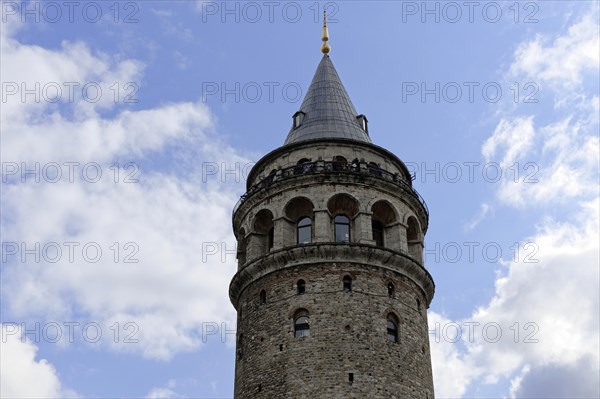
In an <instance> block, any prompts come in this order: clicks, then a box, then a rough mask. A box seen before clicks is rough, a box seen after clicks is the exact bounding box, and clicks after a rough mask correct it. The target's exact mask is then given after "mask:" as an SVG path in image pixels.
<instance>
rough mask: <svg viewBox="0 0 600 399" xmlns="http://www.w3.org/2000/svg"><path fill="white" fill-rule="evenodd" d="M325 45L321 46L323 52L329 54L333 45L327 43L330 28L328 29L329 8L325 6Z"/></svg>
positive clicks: (323, 38) (323, 37) (323, 39)
mask: <svg viewBox="0 0 600 399" xmlns="http://www.w3.org/2000/svg"><path fill="white" fill-rule="evenodd" d="M321 40H322V41H323V45H322V46H321V52H322V53H323V54H325V55H327V54H329V51H331V47H330V46H329V44H328V43H327V41H328V40H329V29H327V9H326V8H323V36H322V38H321Z"/></svg>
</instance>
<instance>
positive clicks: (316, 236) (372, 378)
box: [229, 26, 434, 399]
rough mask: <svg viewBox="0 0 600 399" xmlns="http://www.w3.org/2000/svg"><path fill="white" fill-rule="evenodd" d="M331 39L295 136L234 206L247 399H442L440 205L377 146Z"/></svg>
mask: <svg viewBox="0 0 600 399" xmlns="http://www.w3.org/2000/svg"><path fill="white" fill-rule="evenodd" d="M323 31H324V32H323V41H324V42H325V43H324V45H323V47H322V51H323V53H324V55H323V59H322V60H321V62H320V63H319V66H318V67H317V71H316V73H315V75H314V78H313V80H312V82H311V84H310V87H309V89H308V91H307V93H306V97H305V98H304V101H303V102H302V105H301V107H300V110H299V111H298V112H296V113H295V114H294V115H293V124H292V128H291V130H290V132H289V134H288V136H287V139H286V140H285V143H284V145H283V146H282V147H279V148H277V149H275V150H273V151H271V152H270V153H268V154H267V155H265V156H264V157H263V158H262V159H261V160H259V161H258V162H257V163H256V165H255V166H254V167H253V169H252V170H251V172H250V173H249V175H248V181H247V192H246V193H245V194H244V195H243V196H242V198H241V199H240V201H239V202H238V204H237V205H236V207H235V209H234V211H233V229H234V232H235V235H236V238H237V243H238V272H237V273H236V275H235V276H234V277H233V279H232V281H231V285H230V288H229V296H230V298H231V302H232V303H233V305H234V307H235V308H236V310H237V314H238V319H237V346H236V367H235V398H237V399H243V398H311V399H312V398H386V399H387V398H403V399H406V398H415V399H430V398H433V397H434V394H433V379H432V372H431V355H430V351H429V337H428V327H427V307H428V306H429V303H430V302H431V300H432V298H433V294H434V283H433V279H432V278H431V275H430V274H429V273H428V272H427V270H426V269H425V267H424V264H423V237H424V235H425V232H426V230H427V225H428V217H429V215H428V210H427V207H426V205H425V202H424V201H423V199H422V198H421V197H420V196H419V194H418V193H417V192H416V191H415V190H414V189H413V188H412V180H411V176H410V174H409V172H408V169H407V168H406V166H405V165H404V163H403V162H402V161H401V160H400V159H399V158H398V157H396V156H395V155H394V154H392V153H391V152H389V151H387V150H386V149H384V148H382V147H379V146H377V145H374V144H372V142H371V138H370V135H369V128H368V121H367V118H366V117H365V116H364V115H358V114H357V112H356V110H355V108H354V106H353V105H352V102H351V101H350V98H349V96H348V93H347V92H346V90H345V89H344V86H343V85H342V83H341V81H340V78H339V76H338V74H337V72H336V70H335V68H334V66H333V64H332V62H331V59H330V57H329V55H328V53H329V46H328V45H327V39H328V37H327V36H328V35H327V28H326V26H324V29H323Z"/></svg>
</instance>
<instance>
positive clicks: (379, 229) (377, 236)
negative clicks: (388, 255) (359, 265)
mask: <svg viewBox="0 0 600 399" xmlns="http://www.w3.org/2000/svg"><path fill="white" fill-rule="evenodd" d="M371 229H372V230H373V240H374V241H375V245H377V246H378V247H383V244H384V242H383V231H384V228H383V223H381V222H380V221H378V220H373V221H372V222H371Z"/></svg>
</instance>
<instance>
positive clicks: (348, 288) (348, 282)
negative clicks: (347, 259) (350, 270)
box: [342, 275, 352, 292]
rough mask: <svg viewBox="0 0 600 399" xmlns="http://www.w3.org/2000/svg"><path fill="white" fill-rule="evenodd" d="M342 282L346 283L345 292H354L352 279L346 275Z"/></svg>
mask: <svg viewBox="0 0 600 399" xmlns="http://www.w3.org/2000/svg"><path fill="white" fill-rule="evenodd" d="M342 281H343V283H344V292H350V291H352V277H350V276H348V275H346V276H344V279H343V280H342Z"/></svg>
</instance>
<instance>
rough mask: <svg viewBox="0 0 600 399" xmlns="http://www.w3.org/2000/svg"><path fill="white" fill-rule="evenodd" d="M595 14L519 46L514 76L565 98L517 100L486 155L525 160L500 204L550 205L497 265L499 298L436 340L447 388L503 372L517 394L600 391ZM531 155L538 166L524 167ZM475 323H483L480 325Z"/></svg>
mask: <svg viewBox="0 0 600 399" xmlns="http://www.w3.org/2000/svg"><path fill="white" fill-rule="evenodd" d="M593 9H594V10H595V11H594V13H597V11H596V8H595V7H594V8H593ZM596 20H597V18H596ZM594 21H595V20H594V18H592V17H590V16H585V17H583V18H582V19H581V20H580V21H578V22H576V23H574V24H573V26H571V27H570V28H569V29H568V31H567V32H566V33H565V34H564V35H563V36H559V37H556V38H555V39H554V41H553V44H552V45H550V46H546V47H545V43H548V42H549V39H548V38H546V37H543V36H537V37H536V39H535V40H534V41H531V42H527V43H524V44H523V45H521V46H520V47H519V49H518V50H517V52H516V54H515V62H514V63H513V65H512V67H511V69H510V72H509V76H510V78H511V79H513V78H516V79H517V80H520V81H524V79H526V78H529V77H531V76H534V77H535V76H537V77H539V79H540V80H542V81H543V82H544V83H545V84H546V86H545V87H551V88H552V89H553V90H554V91H555V93H554V95H555V96H556V101H555V104H559V105H560V106H559V107H558V108H556V107H555V110H554V112H553V113H552V114H550V115H547V114H536V115H535V116H534V115H530V116H523V115H522V114H518V113H517V112H516V111H518V109H516V110H513V112H509V113H505V114H502V115H500V121H499V122H498V124H497V126H496V128H495V130H494V132H493V133H492V134H491V136H490V137H489V138H488V139H487V140H486V141H485V143H484V144H483V146H482V155H483V157H484V158H485V159H486V161H488V162H498V163H499V164H500V165H501V166H503V167H504V168H505V169H506V168H510V167H511V166H513V165H514V164H515V163H518V164H519V165H520V166H519V167H520V176H519V179H518V182H516V183H515V182H514V181H513V179H514V175H509V176H506V177H505V178H504V180H502V182H501V183H500V184H498V185H497V186H496V194H497V199H498V201H499V203H500V204H505V205H509V206H518V207H521V208H523V209H526V210H527V209H536V208H537V209H541V210H542V211H547V212H545V214H542V215H543V216H542V217H541V218H540V219H538V220H534V221H532V224H533V225H534V226H535V233H534V234H533V235H532V236H531V237H526V238H524V239H523V240H522V242H525V243H529V244H530V245H528V246H526V247H521V250H520V252H519V254H518V255H519V256H518V261H516V260H513V261H512V262H510V263H507V264H506V265H505V266H506V267H505V268H503V269H502V270H500V271H499V272H498V278H497V279H496V284H495V294H494V296H493V298H491V299H490V301H489V302H488V303H487V304H485V305H483V306H481V307H479V308H477V309H475V310H474V311H473V313H472V315H471V316H470V317H468V318H466V319H464V320H457V321H456V322H457V323H458V324H459V325H461V326H462V340H461V341H460V342H459V343H457V344H452V343H450V342H447V341H444V339H442V340H441V342H439V343H438V342H436V341H435V340H432V358H433V361H434V381H435V385H436V396H438V397H461V396H464V395H469V394H470V395H474V394H475V393H476V392H479V391H480V389H481V388H485V386H486V385H489V384H500V383H504V384H506V391H507V392H506V395H507V396H510V397H518V398H534V397H535V398H539V397H549V396H552V397H560V398H583V397H586V398H587V397H598V396H599V395H600V392H599V382H600V381H599V374H600V365H599V358H598V353H599V351H600V346H599V345H600V344H599V343H598V336H599V335H600V331H599V325H598V314H599V313H600V298H599V287H598V281H599V278H600V275H599V267H598V265H599V259H598V254H599V252H600V196H599V192H598V163H599V154H598V147H599V140H598V137H597V132H598V98H597V95H594V94H592V95H590V92H593V90H594V87H597V86H595V85H596V84H597V76H591V79H590V78H589V77H590V75H589V74H586V72H588V71H595V72H596V73H597V70H598V52H597V49H598V35H597V32H598V24H597V22H594ZM590 88H591V89H590ZM573 99H577V101H572V100H573ZM528 162H533V165H534V166H531V167H529V168H526V165H527V163H528ZM488 205H489V206H494V208H496V209H497V208H498V206H497V205H496V204H493V203H492V204H488ZM557 205H560V207H558V206H557ZM482 209H483V208H482ZM475 220H477V219H475ZM430 317H431V320H430V329H431V325H432V324H431V322H435V321H438V322H441V323H444V322H445V323H451V322H452V321H448V320H445V319H444V318H443V317H441V316H439V315H437V314H435V313H433V314H430ZM465 323H478V324H476V327H475V329H474V331H473V336H472V337H471V336H469V334H468V328H467V326H468V324H465ZM496 323H497V324H496ZM516 323H518V324H516ZM485 326H488V327H491V328H488V330H487V334H486V330H485ZM497 327H499V328H500V329H501V331H502V336H501V337H499V338H498V339H497V341H496V339H495V335H496V334H495V333H496V331H497ZM442 338H443V337H442ZM447 338H448V337H447ZM469 338H472V339H469ZM447 364H451V365H452V367H446V365H447ZM438 367H441V369H440V371H436V368H438Z"/></svg>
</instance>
